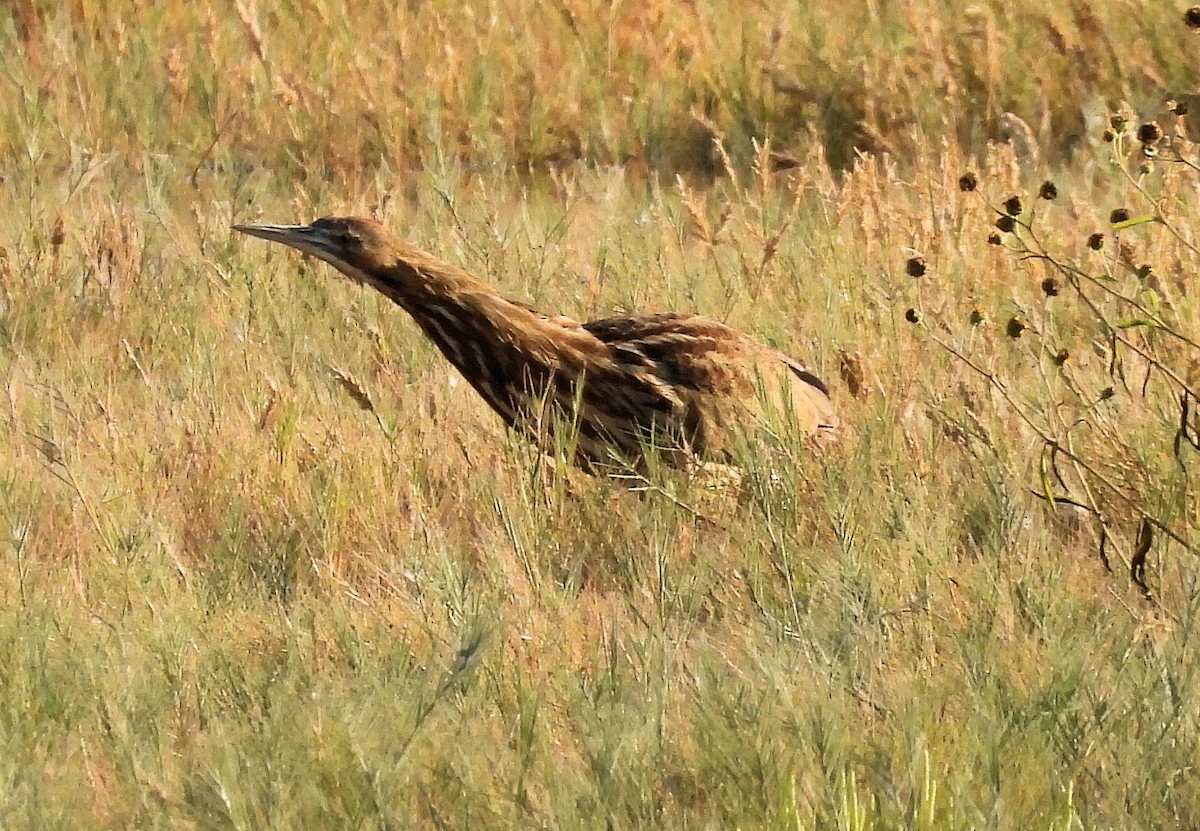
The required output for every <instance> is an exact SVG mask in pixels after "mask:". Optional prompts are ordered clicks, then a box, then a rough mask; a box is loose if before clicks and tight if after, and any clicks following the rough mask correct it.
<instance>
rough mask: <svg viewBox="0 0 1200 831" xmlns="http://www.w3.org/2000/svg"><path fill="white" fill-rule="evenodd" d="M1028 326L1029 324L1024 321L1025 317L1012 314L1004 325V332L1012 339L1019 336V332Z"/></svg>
mask: <svg viewBox="0 0 1200 831" xmlns="http://www.w3.org/2000/svg"><path fill="white" fill-rule="evenodd" d="M1028 328H1029V324H1027V323H1026V322H1025V318H1023V317H1021V316H1020V315H1014V316H1013V317H1010V318H1009V319H1008V324H1007V325H1006V326H1005V327H1004V334H1006V335H1008V336H1009V337H1010V338H1012V339H1013V340H1016V339H1017V338H1019V337H1021V333H1022V332H1024V331H1025V330H1026V329H1028Z"/></svg>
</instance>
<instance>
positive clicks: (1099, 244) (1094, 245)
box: [1087, 233, 1104, 251]
mask: <svg viewBox="0 0 1200 831" xmlns="http://www.w3.org/2000/svg"><path fill="white" fill-rule="evenodd" d="M1087 246H1088V248H1090V249H1092V250H1093V251H1099V250H1100V249H1101V248H1103V247H1104V234H1100V233H1096V234H1092V235H1091V236H1090V237H1088V242H1087Z"/></svg>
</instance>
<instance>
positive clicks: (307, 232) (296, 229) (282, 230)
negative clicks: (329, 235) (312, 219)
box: [233, 225, 313, 246]
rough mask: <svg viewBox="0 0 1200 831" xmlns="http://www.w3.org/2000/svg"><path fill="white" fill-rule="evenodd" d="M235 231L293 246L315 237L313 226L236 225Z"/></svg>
mask: <svg viewBox="0 0 1200 831" xmlns="http://www.w3.org/2000/svg"><path fill="white" fill-rule="evenodd" d="M233 230H235V231H240V232H241V233H243V234H249V235H250V236H252V237H258V238H259V239H265V240H270V241H271V242H281V243H283V244H284V245H291V246H296V245H297V244H298V243H301V242H308V241H311V239H312V236H313V230H312V226H311V225H234V226H233Z"/></svg>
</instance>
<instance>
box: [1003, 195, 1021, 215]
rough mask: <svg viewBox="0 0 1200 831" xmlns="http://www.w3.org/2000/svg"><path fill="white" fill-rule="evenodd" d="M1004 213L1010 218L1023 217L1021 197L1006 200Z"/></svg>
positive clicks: (1011, 197)
mask: <svg viewBox="0 0 1200 831" xmlns="http://www.w3.org/2000/svg"><path fill="white" fill-rule="evenodd" d="M1004 212H1005V213H1006V214H1008V215H1009V216H1020V215H1021V197H1019V196H1010V197H1008V198H1007V199H1005V200H1004Z"/></svg>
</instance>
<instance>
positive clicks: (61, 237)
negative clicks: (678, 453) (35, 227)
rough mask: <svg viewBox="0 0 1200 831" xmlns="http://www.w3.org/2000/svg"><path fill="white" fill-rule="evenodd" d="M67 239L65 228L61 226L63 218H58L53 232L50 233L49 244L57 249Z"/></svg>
mask: <svg viewBox="0 0 1200 831" xmlns="http://www.w3.org/2000/svg"><path fill="white" fill-rule="evenodd" d="M66 239H67V228H66V226H65V225H64V224H63V218H62V217H61V216H60V217H59V218H58V219H57V220H55V222H54V230H53V231H51V232H50V244H51V245H53V246H54V247H55V248H58V247H59V246H60V245H62V244H63V243H64V242H66Z"/></svg>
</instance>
